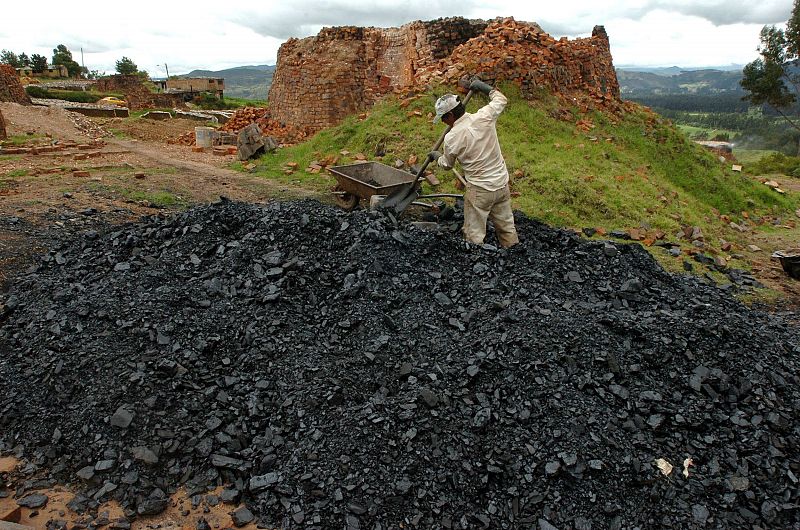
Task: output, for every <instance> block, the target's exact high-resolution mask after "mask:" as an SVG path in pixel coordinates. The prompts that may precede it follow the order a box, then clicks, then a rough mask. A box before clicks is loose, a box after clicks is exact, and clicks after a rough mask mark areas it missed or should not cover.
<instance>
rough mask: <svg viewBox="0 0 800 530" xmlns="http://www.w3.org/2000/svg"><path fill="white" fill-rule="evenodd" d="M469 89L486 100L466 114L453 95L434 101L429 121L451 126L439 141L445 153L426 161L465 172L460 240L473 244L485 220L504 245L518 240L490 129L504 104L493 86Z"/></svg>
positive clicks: (482, 235) (479, 83)
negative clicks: (461, 235) (459, 164)
mask: <svg viewBox="0 0 800 530" xmlns="http://www.w3.org/2000/svg"><path fill="white" fill-rule="evenodd" d="M469 88H470V90H474V91H478V92H483V93H484V94H486V95H488V96H489V103H488V104H487V105H485V106H484V107H482V108H481V109H480V110H478V112H476V113H474V114H470V113H469V112H466V111H465V109H464V105H463V104H462V103H461V102H460V101H459V100H458V97H456V96H455V95H453V94H446V95H444V96H442V97H440V98H439V99H438V100H437V101H436V117H435V118H434V122H437V121H439V120H442V121H443V122H444V123H446V124H447V125H449V126H450V127H452V129H451V130H450V132H449V133H447V136H445V138H444V153H440V152H438V151H431V152H430V153H429V154H428V158H429V159H430V160H431V161H434V160H438V163H439V165H440V166H442V167H443V168H445V169H452V168H453V165H454V164H455V163H456V160H458V161H459V162H460V163H461V167H462V168H463V170H464V178H465V180H466V188H467V189H466V190H465V193H464V228H463V232H464V238H465V239H467V240H468V241H471V242H472V243H476V244H478V245H480V244H483V240H484V238H485V237H486V220H487V219H491V220H492V222H493V223H494V228H495V232H496V233H497V239H498V240H499V241H500V244H501V245H502V246H504V247H510V246H513V245H516V244H517V243H518V242H519V238H518V237H517V229H516V228H515V226H514V215H513V213H512V211H511V190H510V189H509V185H508V169H507V168H506V163H505V161H504V160H503V154H502V153H501V152H500V142H498V140H497V129H496V128H495V125H496V123H497V118H498V116H500V113H501V112H503V109H505V107H506V103H508V100H507V99H506V97H505V96H504V95H503V94H501V93H500V91H499V90H497V89H496V88H492V87H491V86H490V85H488V84H486V83H484V82H483V81H480V80H478V79H473V81H472V83H470V86H469Z"/></svg>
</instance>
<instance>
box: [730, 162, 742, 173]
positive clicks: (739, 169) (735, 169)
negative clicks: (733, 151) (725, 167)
mask: <svg viewBox="0 0 800 530" xmlns="http://www.w3.org/2000/svg"><path fill="white" fill-rule="evenodd" d="M731 171H736V172H737V173H741V172H742V166H740V165H739V164H733V165H732V166H731Z"/></svg>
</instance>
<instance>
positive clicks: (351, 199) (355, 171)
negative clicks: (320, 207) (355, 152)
mask: <svg viewBox="0 0 800 530" xmlns="http://www.w3.org/2000/svg"><path fill="white" fill-rule="evenodd" d="M328 171H330V172H331V174H332V175H333V176H334V177H335V178H336V182H337V184H336V188H335V190H334V197H335V199H336V203H337V204H338V205H339V206H341V207H342V208H344V209H345V210H352V209H354V208H355V207H356V206H358V203H359V202H360V201H361V199H365V200H369V199H370V198H371V197H372V196H373V195H391V194H392V193H393V192H395V191H397V190H400V189H402V188H404V187H407V186H408V185H409V184H411V183H413V182H414V181H415V175H413V174H411V173H408V172H406V171H402V170H399V169H395V168H393V167H389V166H387V165H386V164H381V163H380V162H362V163H360V164H349V165H346V166H334V167H330V168H328Z"/></svg>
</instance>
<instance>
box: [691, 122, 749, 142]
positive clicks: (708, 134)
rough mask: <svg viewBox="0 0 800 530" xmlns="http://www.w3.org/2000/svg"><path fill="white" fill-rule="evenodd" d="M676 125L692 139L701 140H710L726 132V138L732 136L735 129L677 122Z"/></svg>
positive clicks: (735, 132)
mask: <svg viewBox="0 0 800 530" xmlns="http://www.w3.org/2000/svg"><path fill="white" fill-rule="evenodd" d="M676 127H677V128H678V129H679V130H680V131H681V132H682V133H683V134H685V135H686V136H688V137H689V138H693V139H695V138H696V139H703V140H710V139H711V138H714V137H716V136H717V135H721V134H726V135H728V138H733V137H734V136H735V135H736V134H738V132H737V131H733V130H731V129H713V128H710V127H696V126H694V125H683V124H678V125H676Z"/></svg>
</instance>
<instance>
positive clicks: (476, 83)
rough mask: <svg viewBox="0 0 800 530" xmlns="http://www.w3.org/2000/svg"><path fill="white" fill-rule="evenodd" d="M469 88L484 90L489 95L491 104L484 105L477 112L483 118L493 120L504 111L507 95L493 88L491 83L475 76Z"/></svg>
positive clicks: (478, 90)
mask: <svg viewBox="0 0 800 530" xmlns="http://www.w3.org/2000/svg"><path fill="white" fill-rule="evenodd" d="M469 89H470V90H474V91H476V92H482V93H484V94H486V95H487V96H489V104H488V105H484V106H483V107H482V108H481V109H480V110H479V111H478V112H476V113H475V114H476V115H477V116H480V117H481V118H488V119H490V120H492V121H494V120H496V119H497V117H498V116H500V113H501V112H503V109H505V108H506V104H507V103H508V100H507V99H506V97H505V96H504V95H503V94H502V93H501V92H500V91H499V90H497V89H496V88H493V87H492V85H490V84H489V83H484V82H483V81H481V80H480V78H478V77H473V78H472V82H471V83H470V84H469Z"/></svg>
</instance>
